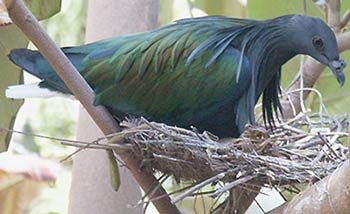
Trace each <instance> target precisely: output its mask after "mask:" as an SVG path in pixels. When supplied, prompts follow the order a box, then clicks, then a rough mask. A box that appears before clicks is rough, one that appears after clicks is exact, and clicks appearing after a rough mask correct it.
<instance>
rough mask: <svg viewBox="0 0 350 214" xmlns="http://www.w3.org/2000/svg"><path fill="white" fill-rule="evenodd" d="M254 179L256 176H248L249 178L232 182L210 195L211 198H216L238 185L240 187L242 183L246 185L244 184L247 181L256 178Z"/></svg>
mask: <svg viewBox="0 0 350 214" xmlns="http://www.w3.org/2000/svg"><path fill="white" fill-rule="evenodd" d="M256 177H257V175H250V176H246V177H242V178H239V179H237V180H235V181H233V182H231V183H229V184H227V185H225V186H223V187H221V188H220V189H218V190H216V191H215V192H214V193H213V194H212V196H214V197H217V196H218V195H221V194H222V193H224V192H226V191H228V190H230V189H232V188H233V187H235V186H238V185H240V184H242V183H246V182H248V181H250V180H252V179H253V178H256Z"/></svg>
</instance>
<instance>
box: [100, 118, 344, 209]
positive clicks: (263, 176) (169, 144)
mask: <svg viewBox="0 0 350 214" xmlns="http://www.w3.org/2000/svg"><path fill="white" fill-rule="evenodd" d="M349 121H350V120H349V118H348V116H342V117H339V118H334V117H329V116H328V117H327V116H326V115H318V114H314V115H305V114H300V115H298V116H296V117H295V118H293V119H292V120H289V121H287V122H285V123H281V122H276V127H275V129H274V130H273V132H272V131H268V130H266V129H265V128H263V127H262V126H247V127H246V130H245V132H244V133H243V134H242V135H241V136H240V137H239V138H237V139H224V140H219V139H218V138H217V137H216V136H214V135H212V134H210V133H208V132H203V133H198V131H196V130H195V129H193V130H187V129H183V128H179V127H173V126H168V125H165V124H160V123H155V122H149V121H147V120H145V119H133V120H128V121H124V122H122V123H121V126H122V127H124V128H125V130H124V131H122V132H120V133H117V134H115V135H113V136H110V138H109V141H110V143H112V144H99V145H96V144H94V145H95V148H96V147H101V148H109V149H111V148H116V147H117V148H118V149H123V150H124V151H125V152H128V153H129V155H132V156H133V157H134V158H137V159H139V160H141V163H142V164H141V166H140V167H141V168H143V169H144V170H149V171H151V172H161V173H163V174H164V175H169V176H173V177H174V178H175V180H176V181H178V182H180V181H191V182H192V183H193V185H190V186H189V187H188V188H187V189H186V190H182V192H181V191H180V192H181V193H180V194H179V195H178V196H177V197H175V198H173V202H178V201H180V200H182V199H184V198H185V197H187V196H193V195H196V192H197V191H198V190H199V189H201V188H202V187H204V186H206V185H208V184H213V183H216V184H217V183H220V184H221V185H220V186H219V187H218V188H216V189H215V190H214V191H211V192H209V193H207V194H209V196H212V197H221V196H222V195H224V193H226V192H230V193H231V194H230V195H229V197H226V200H224V202H222V203H221V204H220V205H219V206H217V207H216V208H217V209H213V210H212V211H213V212H214V211H217V210H220V209H221V211H220V213H223V212H227V210H226V211H222V210H223V209H224V208H225V207H226V208H227V206H228V204H229V203H230V200H232V197H233V194H232V190H233V189H234V188H235V187H238V186H239V187H242V186H244V187H246V188H252V189H254V187H262V186H265V187H266V186H267V187H278V188H281V187H286V188H289V189H290V188H291V187H293V186H295V185H296V184H310V183H314V182H316V181H318V180H320V179H322V178H324V177H325V176H327V175H329V174H330V173H332V172H333V171H334V170H335V169H337V168H338V167H339V166H340V165H341V164H342V163H343V161H344V160H346V159H347V157H348V152H349V151H348V147H346V146H344V144H343V141H345V139H347V138H345V137H346V136H348V134H347V129H348V127H349ZM197 193H198V192H197ZM226 196H227V194H226ZM219 208H220V209H219ZM228 212H232V210H231V211H228Z"/></svg>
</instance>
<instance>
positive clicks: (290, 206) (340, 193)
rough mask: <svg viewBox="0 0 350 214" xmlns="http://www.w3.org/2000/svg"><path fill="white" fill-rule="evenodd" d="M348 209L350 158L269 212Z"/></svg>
mask: <svg viewBox="0 0 350 214" xmlns="http://www.w3.org/2000/svg"><path fill="white" fill-rule="evenodd" d="M349 210H350V160H347V161H345V162H344V164H343V166H341V167H340V168H339V169H337V170H336V171H334V172H333V173H332V174H330V175H329V176H327V177H326V178H324V179H322V180H321V181H319V182H317V183H315V184H314V185H313V186H312V187H310V188H308V189H306V190H305V191H303V192H301V193H300V194H298V195H297V196H295V197H294V198H293V199H292V200H291V201H289V202H286V203H285V204H283V205H281V206H280V207H277V208H275V209H273V210H272V211H270V212H269V213H270V214H282V213H289V214H297V213H304V214H312V213H321V214H327V213H338V214H340V213H344V214H345V213H348V212H349Z"/></svg>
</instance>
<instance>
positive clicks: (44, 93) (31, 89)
mask: <svg viewBox="0 0 350 214" xmlns="http://www.w3.org/2000/svg"><path fill="white" fill-rule="evenodd" d="M5 95H6V97H7V98H13V99H24V98H39V97H54V96H62V95H63V94H62V93H59V92H55V91H50V90H49V89H46V88H40V87H39V83H33V84H26V85H12V86H9V87H7V89H6V92H5Z"/></svg>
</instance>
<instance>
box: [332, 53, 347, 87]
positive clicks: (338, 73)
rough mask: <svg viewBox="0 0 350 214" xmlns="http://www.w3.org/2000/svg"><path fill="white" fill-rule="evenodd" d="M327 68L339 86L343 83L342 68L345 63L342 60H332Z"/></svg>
mask: <svg viewBox="0 0 350 214" xmlns="http://www.w3.org/2000/svg"><path fill="white" fill-rule="evenodd" d="M328 67H329V68H330V69H331V70H332V72H333V74H334V76H335V77H336V78H337V80H338V83H339V85H340V86H343V85H344V83H345V75H344V72H343V70H344V68H345V67H346V62H345V60H344V59H339V60H333V61H330V62H329V63H328Z"/></svg>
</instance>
